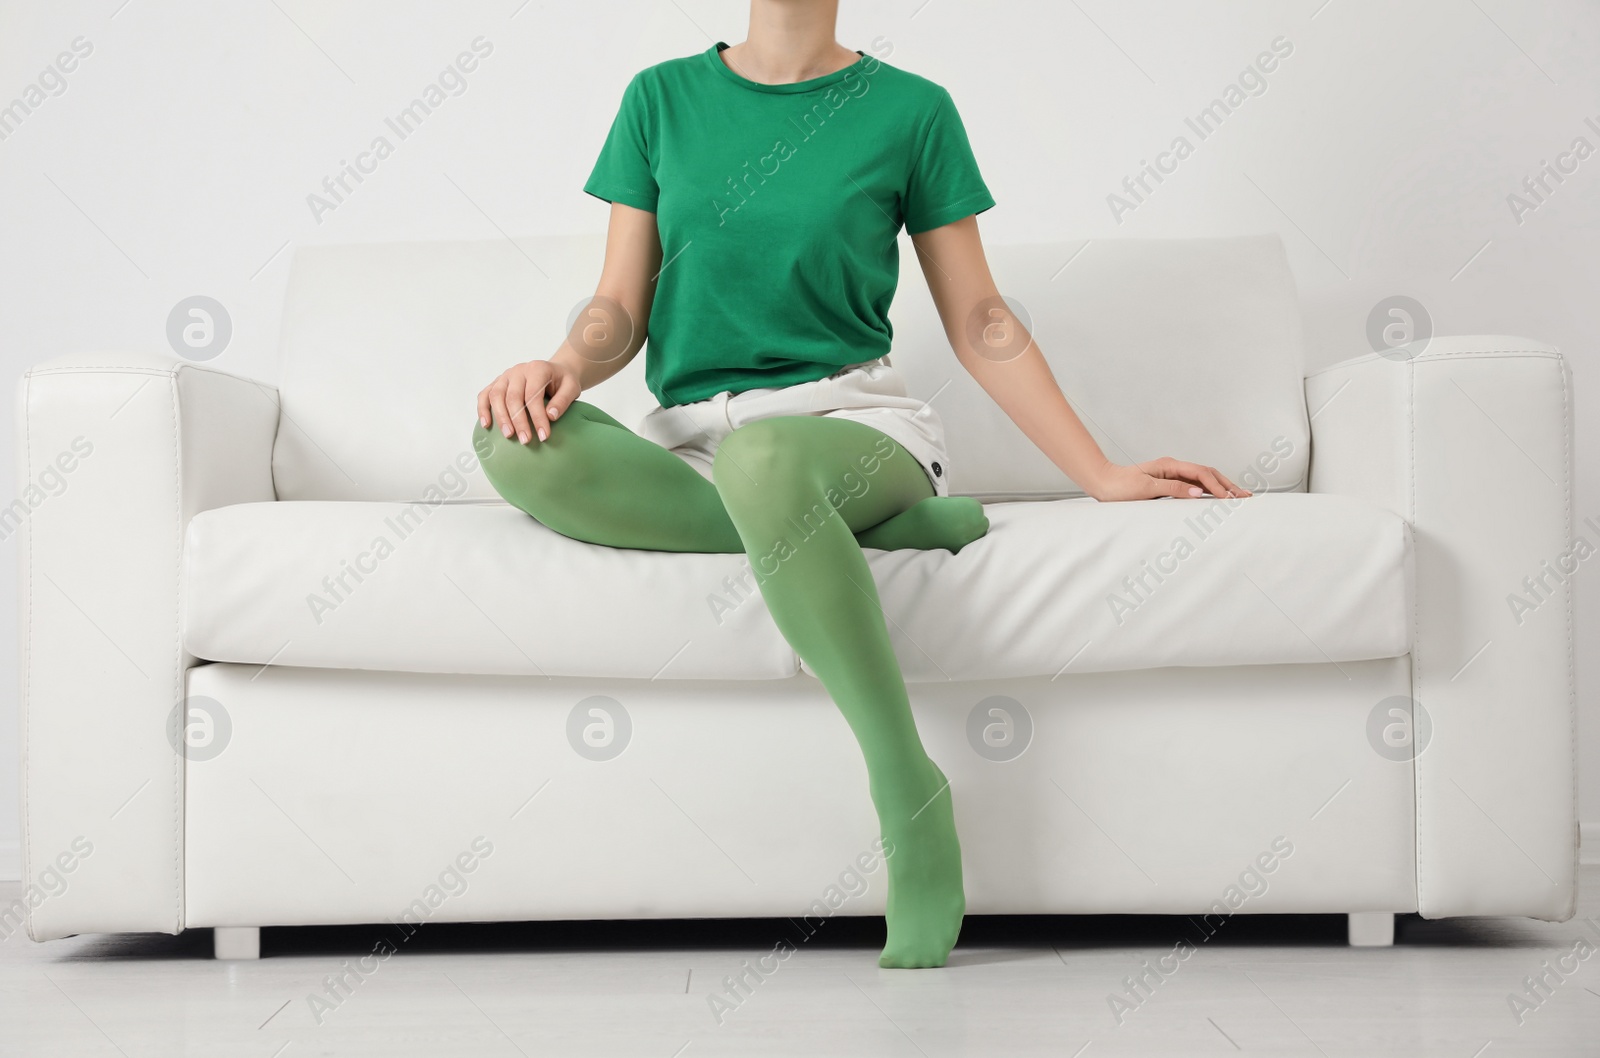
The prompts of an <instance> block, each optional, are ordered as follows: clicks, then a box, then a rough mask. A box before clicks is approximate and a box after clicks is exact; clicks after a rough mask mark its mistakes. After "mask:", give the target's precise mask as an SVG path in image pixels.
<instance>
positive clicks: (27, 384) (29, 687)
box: [17, 375, 39, 940]
mask: <svg viewBox="0 0 1600 1058" xmlns="http://www.w3.org/2000/svg"><path fill="white" fill-rule="evenodd" d="M32 396H33V379H32V378H30V377H29V376H27V375H23V376H22V466H23V481H25V482H26V481H30V480H32V478H33V419H32V417H31V416H30V415H29V411H30V405H31V403H32V400H31V398H32ZM23 532H25V533H26V534H27V537H28V551H27V559H26V565H27V569H28V572H27V577H28V586H27V592H26V599H27V607H28V612H27V616H26V617H25V618H23V622H22V625H23V628H24V629H26V634H27V637H28V642H27V647H26V649H24V650H23V651H22V656H21V657H20V658H18V659H17V660H18V662H19V663H20V664H21V665H22V688H21V689H22V699H21V701H19V702H18V703H17V706H18V710H19V712H20V713H21V719H22V731H21V732H20V735H21V738H20V741H21V743H22V756H21V760H20V761H19V772H20V774H19V778H20V779H21V780H22V781H21V783H20V784H19V785H20V787H21V788H20V790H19V791H18V795H17V796H18V799H19V807H20V808H21V809H22V865H21V866H22V880H23V885H24V890H26V885H27V880H28V877H29V875H30V871H31V867H30V864H31V861H32V859H33V855H32V852H31V851H30V850H31V849H32V848H33V826H32V823H33V820H32V816H31V813H30V812H29V811H28V807H29V804H28V802H29V798H28V758H29V754H28V736H29V733H30V732H31V731H32V729H33V728H32V725H31V724H29V723H28V712H29V709H30V708H31V707H32V702H33V694H32V691H33V651H34V635H33V581H34V577H33V526H32V525H31V524H30V525H28V526H27V527H26V528H25V529H24V530H23ZM24 914H25V915H26V916H27V923H28V937H29V939H30V940H38V939H39V937H38V934H36V933H35V932H34V922H33V909H32V908H29V909H28V910H27V911H26V912H24Z"/></svg>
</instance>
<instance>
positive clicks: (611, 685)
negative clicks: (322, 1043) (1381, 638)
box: [185, 658, 1416, 926]
mask: <svg viewBox="0 0 1600 1058" xmlns="http://www.w3.org/2000/svg"><path fill="white" fill-rule="evenodd" d="M1409 668H1410V666H1409V663H1408V662H1407V661H1406V659H1404V658H1395V659H1390V660H1383V661H1365V662H1353V663H1349V664H1344V665H1342V666H1339V667H1335V666H1333V665H1328V664H1320V665H1285V666H1261V667H1237V668H1212V669H1149V670H1145V671H1143V672H1119V673H1100V674H1090V675H1073V674H1072V673H1067V674H1065V675H1063V676H1061V677H1060V678H1059V679H1057V680H1055V681H1051V680H1050V679H1049V677H1042V678H1038V679H1029V680H1017V681H1012V682H1009V683H1007V684H1003V685H999V684H995V683H992V682H989V681H984V682H982V683H977V684H971V683H941V684H923V685H918V686H915V687H913V688H912V702H913V706H914V708H915V709H916V712H917V723H918V726H919V727H920V728H921V729H922V731H923V735H924V739H925V741H926V742H927V744H928V751H929V753H930V754H931V755H932V756H933V757H934V758H935V759H936V760H937V761H938V762H939V765H940V767H941V768H943V769H944V771H945V773H946V774H947V775H948V776H949V778H950V780H951V784H952V789H953V790H955V792H956V793H955V810H956V820H957V824H958V826H959V827H960V829H961V844H962V852H963V860H964V865H965V874H966V885H967V907H968V910H969V911H971V912H972V913H974V914H998V913H1067V912H1070V913H1074V914H1078V913H1089V914H1102V913H1104V914H1111V913H1131V912H1143V913H1174V914H1194V913H1203V912H1204V911H1205V910H1207V909H1208V908H1210V907H1211V906H1212V905H1213V904H1214V903H1217V902H1219V901H1221V900H1223V899H1224V896H1225V894H1226V893H1227V890H1228V887H1229V886H1230V885H1232V886H1242V887H1248V888H1251V889H1253V890H1254V891H1257V892H1260V890H1261V889H1262V888H1263V887H1264V888H1265V892H1260V895H1259V897H1252V898H1251V899H1250V900H1249V901H1248V902H1247V903H1245V904H1244V908H1243V909H1244V911H1245V912H1247V913H1255V912H1307V913H1310V912H1347V911H1361V910H1384V911H1406V910H1414V909H1415V896H1416V891H1415V884H1414V879H1413V877H1412V873H1413V865H1414V862H1415V860H1414V854H1413V845H1412V837H1413V835H1412V815H1411V810H1410V807H1411V791H1412V779H1411V768H1410V765H1409V764H1407V763H1404V762H1400V763H1397V762H1394V761H1389V760H1385V759H1383V758H1381V757H1379V756H1378V755H1377V754H1375V753H1373V752H1372V748H1371V747H1370V746H1369V745H1368V743H1367V739H1366V736H1365V732H1364V728H1365V721H1366V715H1367V712H1368V709H1369V708H1370V706H1371V704H1372V703H1373V702H1376V701H1380V700H1383V699H1384V698H1387V697H1389V696H1391V695H1397V694H1404V693H1405V691H1406V688H1407V686H1408V684H1409V680H1410V677H1409ZM189 690H190V693H192V694H196V695H205V696H208V697H210V698H213V699H214V700H216V701H218V702H221V703H223V704H224V705H225V706H226V708H227V709H228V711H229V713H230V715H231V717H232V721H233V732H234V734H233V741H232V743H231V744H230V745H229V746H228V748H227V750H226V751H225V752H223V753H222V754H221V755H219V756H217V757H215V758H214V759H211V760H206V761H191V762H190V764H189V790H190V809H189V811H188V813H187V814H186V816H185V825H186V827H187V831H188V835H187V840H188V845H189V849H190V853H189V857H188V864H187V867H188V874H187V879H188V901H187V906H188V922H189V924H190V925H193V926H216V925H224V926H227V925H251V926H254V925H272V924H284V923H341V922H344V923H349V922H384V921H388V920H393V919H399V918H400V917H401V914H402V912H403V911H404V910H405V909H406V907H407V906H408V905H409V904H411V903H412V902H413V901H415V900H418V899H419V898H421V897H422V896H423V894H424V893H425V892H426V891H427V887H428V886H429V885H430V884H434V885H436V884H438V883H439V876H440V874H441V871H442V870H443V869H445V868H447V867H448V866H449V865H450V864H451V863H452V862H453V860H454V858H455V857H456V856H458V855H459V854H461V853H462V852H463V851H465V850H467V849H468V848H469V846H470V844H471V842H472V841H473V840H474V839H475V838H477V837H480V836H481V837H484V838H486V839H488V841H489V843H490V844H492V845H493V847H494V851H493V853H492V854H491V855H490V856H488V857H487V858H484V859H482V861H481V863H480V864H479V865H478V866H477V867H476V868H475V870H474V871H473V872H472V873H471V874H468V875H465V876H463V877H462V878H461V882H462V883H464V884H465V887H466V891H465V892H459V889H460V885H458V884H456V883H455V882H454V881H453V880H451V883H450V885H449V887H448V888H449V889H452V890H457V891H458V893H457V895H451V896H449V898H448V899H446V900H444V901H443V903H442V904H441V906H439V907H438V908H437V909H434V910H433V911H432V913H431V914H430V915H429V916H428V918H427V920H428V921H474V920H490V921H492V920H501V919H530V918H538V919H561V918H634V917H685V918H700V917H715V916H746V915H749V916H757V915H760V916H794V917H796V918H798V917H799V916H800V915H802V914H804V912H805V909H806V908H807V907H808V906H809V905H810V904H811V902H812V901H815V900H819V899H822V898H823V897H824V896H825V894H826V890H827V887H828V886H829V885H830V884H833V885H838V884H839V883H840V877H839V876H840V874H841V872H844V871H845V870H847V869H848V868H849V867H850V865H851V861H852V860H854V859H855V857H857V856H858V855H860V854H862V853H863V852H866V851H868V850H869V849H870V848H871V843H872V841H873V839H874V838H875V837H876V836H877V828H876V825H875V824H876V820H875V819H874V817H873V814H872V805H871V801H870V800H869V799H868V797H867V783H866V771H865V768H864V767H863V766H862V763H861V757H860V753H859V752H858V751H857V750H856V748H855V744H854V742H853V741H852V739H851V738H850V733H849V730H848V728H846V726H845V724H844V722H843V721H842V720H841V719H840V717H839V714H838V711H837V709H835V708H834V707H833V705H832V703H831V702H830V701H829V700H828V699H827V696H826V694H825V692H824V691H823V690H822V688H821V686H820V685H819V684H818V683H817V682H816V681H815V680H812V679H809V678H803V677H797V678H794V679H788V680H764V681H760V682H756V683H749V682H741V681H720V682H716V683H712V682H699V681H685V680H569V679H554V680H545V679H541V678H539V677H499V676H450V675H431V676H412V675H401V674H396V673H374V672H341V671H333V670H326V669H292V668H278V667H276V666H275V667H273V668H269V669H267V670H266V671H265V672H261V673H260V674H259V676H258V675H257V668H256V667H254V666H243V665H205V666H202V667H200V668H197V669H194V670H192V672H191V673H190V680H189ZM596 694H600V695H608V696H610V697H611V698H612V699H614V700H615V701H616V702H618V703H620V704H621V705H622V706H623V707H624V708H625V709H626V710H627V711H628V713H629V716H630V718H631V721H632V734H631V736H630V741H629V742H628V743H627V746H626V748H625V749H624V750H623V751H622V752H621V753H620V754H619V755H617V756H616V757H615V758H613V759H611V760H607V761H593V760H587V759H584V758H583V757H581V756H579V754H578V753H576V752H574V750H573V748H572V746H571V745H570V744H569V742H568V739H567V732H566V725H567V719H568V716H569V714H570V713H571V712H572V710H573V707H574V706H575V705H576V704H578V703H579V702H581V701H582V700H583V699H584V698H586V697H588V696H590V695H596ZM996 694H1001V695H1005V696H1007V697H1008V698H1009V699H1011V701H1012V702H1015V703H1017V704H1019V705H1021V707H1022V708H1024V709H1026V710H1027V711H1028V714H1029V715H1030V716H1031V719H1032V723H1033V734H1032V738H1031V742H1030V743H1029V744H1028V745H1027V747H1026V749H1025V750H1024V751H1023V752H1022V753H1021V755H1020V756H1018V757H1016V758H1015V759H1013V760H1010V761H1006V762H997V761H994V760H990V759H986V758H985V757H983V756H980V755H979V753H978V752H977V751H976V750H975V749H974V748H973V744H972V743H970V742H969V741H968V737H967V729H968V723H969V717H970V715H971V713H972V711H973V710H974V708H975V707H977V706H978V705H979V704H980V703H983V702H984V701H985V700H986V699H988V698H989V697H990V696H991V695H996ZM1001 704H1002V706H1003V707H1004V708H1008V709H1012V710H1015V706H1013V705H1009V704H1007V703H1001ZM446 714H447V715H448V721H445V720H443V717H444V716H445V715H446ZM797 759H803V760H804V761H805V767H795V766H792V763H791V762H793V761H795V760H797ZM1279 836H1282V837H1283V838H1285V839H1286V840H1287V841H1288V842H1289V843H1290V844H1291V845H1292V846H1293V849H1294V851H1293V853H1292V855H1290V856H1288V857H1287V859H1286V860H1284V862H1283V863H1282V864H1281V866H1279V867H1278V868H1277V869H1276V870H1274V871H1273V872H1272V873H1270V874H1268V875H1265V876H1264V877H1262V878H1261V880H1260V882H1259V883H1249V882H1248V880H1247V883H1248V884H1247V883H1241V880H1240V876H1241V874H1243V873H1244V872H1246V871H1248V870H1250V869H1251V866H1252V864H1253V863H1254V861H1255V859H1256V857H1258V856H1260V855H1262V854H1263V853H1266V852H1267V851H1268V850H1269V847H1270V846H1271V843H1272V842H1273V839H1274V838H1276V837H1279ZM1257 873H1258V874H1259V869H1258V872H1257ZM866 877H867V880H868V882H869V885H868V888H867V889H866V891H865V892H864V893H861V894H860V895H859V896H857V897H855V898H852V899H851V900H849V901H848V902H846V903H845V904H844V905H843V908H842V910H841V912H840V913H842V914H881V913H882V911H883V895H884V889H883V877H884V876H883V872H882V870H881V868H880V869H879V870H878V871H877V873H876V875H867V876H866ZM413 921H414V919H413Z"/></svg>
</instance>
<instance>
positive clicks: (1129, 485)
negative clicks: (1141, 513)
mask: <svg viewBox="0 0 1600 1058" xmlns="http://www.w3.org/2000/svg"><path fill="white" fill-rule="evenodd" d="M1084 490H1085V491H1086V492H1088V493H1089V495H1091V496H1093V497H1094V498H1095V499H1097V500H1100V501H1101V502H1102V503H1107V502H1111V501H1115V500H1154V499H1159V498H1161V497H1163V496H1172V497H1175V498H1178V499H1201V498H1203V497H1205V496H1214V497H1216V498H1218V499H1227V498H1231V497H1244V496H1248V495H1250V491H1249V490H1248V489H1244V488H1241V487H1240V486H1238V485H1235V484H1234V483H1233V482H1231V481H1229V480H1228V479H1227V478H1226V477H1225V476H1223V474H1222V473H1221V472H1220V471H1218V470H1217V468H1216V467H1207V466H1201V465H1200V464H1199V463H1185V462H1184V461H1183V460H1181V459H1173V458H1171V457H1170V456H1162V457H1161V458H1160V459H1152V460H1150V461H1149V462H1148V463H1139V464H1136V465H1134V466H1121V465H1119V464H1117V463H1107V464H1106V465H1105V469H1104V470H1103V471H1102V472H1101V474H1100V475H1098V477H1097V479H1096V480H1095V481H1093V482H1091V483H1087V484H1085V486H1084Z"/></svg>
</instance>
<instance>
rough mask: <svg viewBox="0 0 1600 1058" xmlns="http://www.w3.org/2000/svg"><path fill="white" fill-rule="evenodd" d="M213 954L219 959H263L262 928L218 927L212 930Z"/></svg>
mask: <svg viewBox="0 0 1600 1058" xmlns="http://www.w3.org/2000/svg"><path fill="white" fill-rule="evenodd" d="M211 932H212V938H211V947H212V952H213V953H214V954H215V955H216V957H217V958H219V959H259V958H261V927H259V926H218V927H217V928H216V929H214V930H212V931H211Z"/></svg>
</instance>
